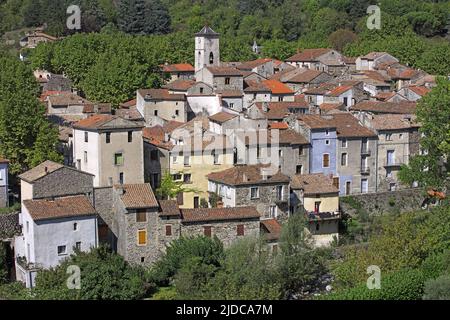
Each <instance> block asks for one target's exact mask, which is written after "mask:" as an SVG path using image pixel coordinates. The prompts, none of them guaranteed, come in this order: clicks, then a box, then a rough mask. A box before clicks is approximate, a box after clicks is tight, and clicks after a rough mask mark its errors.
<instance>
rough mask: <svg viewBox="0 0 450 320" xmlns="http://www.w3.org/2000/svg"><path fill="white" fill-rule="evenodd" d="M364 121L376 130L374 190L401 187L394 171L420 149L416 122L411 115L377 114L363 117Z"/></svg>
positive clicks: (389, 189) (388, 189)
mask: <svg viewBox="0 0 450 320" xmlns="http://www.w3.org/2000/svg"><path fill="white" fill-rule="evenodd" d="M366 125H367V126H368V127H370V128H372V129H374V130H375V132H376V133H377V134H378V144H377V175H378V177H377V181H378V182H377V191H380V192H382V191H394V190H397V189H399V188H402V187H404V186H402V185H401V183H400V182H399V180H398V171H399V170H400V167H401V165H402V164H408V163H409V158H410V157H411V156H412V155H414V154H419V152H421V150H420V144H419V140H420V133H419V127H420V124H418V123H417V122H416V121H415V117H414V116H411V115H402V114H380V115H373V116H372V117H371V118H369V119H367V122H366ZM423 152H426V151H423Z"/></svg>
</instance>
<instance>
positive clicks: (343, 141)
mask: <svg viewBox="0 0 450 320" xmlns="http://www.w3.org/2000/svg"><path fill="white" fill-rule="evenodd" d="M342 148H347V139H342Z"/></svg>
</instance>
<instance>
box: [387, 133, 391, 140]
mask: <svg viewBox="0 0 450 320" xmlns="http://www.w3.org/2000/svg"><path fill="white" fill-rule="evenodd" d="M386 141H392V134H390V133H386Z"/></svg>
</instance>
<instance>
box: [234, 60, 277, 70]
mask: <svg viewBox="0 0 450 320" xmlns="http://www.w3.org/2000/svg"><path fill="white" fill-rule="evenodd" d="M271 61H272V59H269V58H261V59H256V60H252V61H245V62H242V63H241V64H239V65H237V66H236V68H238V69H240V70H252V69H253V68H256V67H258V66H260V65H262V64H265V63H267V62H271Z"/></svg>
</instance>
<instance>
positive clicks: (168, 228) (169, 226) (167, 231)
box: [166, 225, 172, 236]
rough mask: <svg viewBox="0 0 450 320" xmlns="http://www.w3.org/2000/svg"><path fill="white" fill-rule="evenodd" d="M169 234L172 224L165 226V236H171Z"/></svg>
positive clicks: (170, 233)
mask: <svg viewBox="0 0 450 320" xmlns="http://www.w3.org/2000/svg"><path fill="white" fill-rule="evenodd" d="M171 235H172V226H171V225H167V226H166V236H171Z"/></svg>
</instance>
